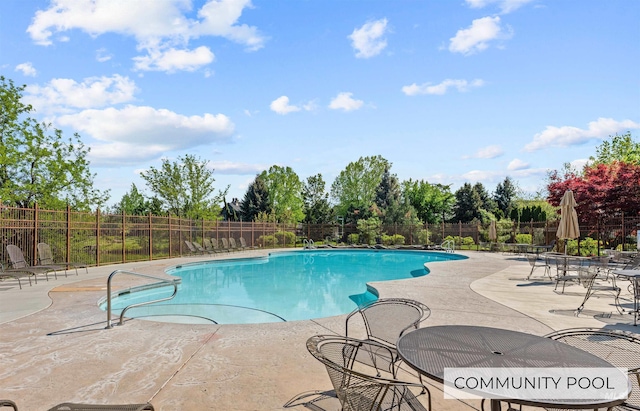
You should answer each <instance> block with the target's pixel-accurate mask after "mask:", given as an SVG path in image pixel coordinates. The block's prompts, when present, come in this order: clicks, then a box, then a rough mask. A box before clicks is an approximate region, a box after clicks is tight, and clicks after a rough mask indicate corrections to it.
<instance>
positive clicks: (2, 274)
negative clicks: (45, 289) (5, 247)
mask: <svg viewBox="0 0 640 411" xmlns="http://www.w3.org/2000/svg"><path fill="white" fill-rule="evenodd" d="M33 275H34V274H33V273H30V272H24V271H14V270H12V269H6V270H5V269H4V264H2V263H0V278H13V279H14V280H18V287H20V289H21V290H22V283H21V282H20V279H21V278H26V279H28V280H29V285H31V277H32V276H33Z"/></svg>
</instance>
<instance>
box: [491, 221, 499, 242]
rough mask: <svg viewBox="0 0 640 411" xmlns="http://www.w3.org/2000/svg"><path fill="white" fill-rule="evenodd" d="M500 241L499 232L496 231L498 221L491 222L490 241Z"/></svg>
mask: <svg viewBox="0 0 640 411" xmlns="http://www.w3.org/2000/svg"><path fill="white" fill-rule="evenodd" d="M497 239H498V230H496V220H491V225H489V241H493V242H495V241H496V240H497Z"/></svg>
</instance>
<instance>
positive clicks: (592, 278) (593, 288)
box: [576, 264, 622, 316]
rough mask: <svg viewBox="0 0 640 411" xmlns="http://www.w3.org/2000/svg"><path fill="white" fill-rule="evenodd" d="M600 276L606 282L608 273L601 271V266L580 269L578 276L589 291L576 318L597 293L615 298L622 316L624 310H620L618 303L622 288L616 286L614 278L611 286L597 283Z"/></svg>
mask: <svg viewBox="0 0 640 411" xmlns="http://www.w3.org/2000/svg"><path fill="white" fill-rule="evenodd" d="M599 275H604V279H605V280H606V278H607V277H606V273H605V272H602V271H600V266H599V265H597V264H596V265H590V266H589V267H580V271H578V276H579V278H580V284H582V286H583V287H584V288H585V289H586V290H587V292H586V293H585V295H584V300H582V304H580V307H578V309H577V310H576V316H578V315H580V312H582V309H583V308H584V304H585V303H586V302H587V300H588V299H589V298H590V297H591V296H592V295H594V294H596V293H610V294H612V295H613V297H614V298H615V301H614V304H615V306H616V309H617V310H618V312H619V313H620V314H622V310H621V308H620V304H619V302H618V297H619V296H620V287H617V286H616V281H615V278H612V279H611V281H612V283H611V284H602V283H598V282H596V279H597V278H598V276H599Z"/></svg>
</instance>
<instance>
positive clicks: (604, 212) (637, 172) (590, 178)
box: [547, 161, 640, 224]
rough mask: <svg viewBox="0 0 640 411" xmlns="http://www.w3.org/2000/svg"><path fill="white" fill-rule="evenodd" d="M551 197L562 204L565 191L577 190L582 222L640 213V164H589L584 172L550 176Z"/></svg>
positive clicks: (551, 201)
mask: <svg viewBox="0 0 640 411" xmlns="http://www.w3.org/2000/svg"><path fill="white" fill-rule="evenodd" d="M547 189H548V191H549V197H548V198H547V200H548V201H549V203H551V204H552V205H554V206H558V205H560V201H561V200H562V196H563V195H564V192H565V191H566V190H568V189H570V190H572V191H573V196H574V198H575V200H576V203H577V204H578V206H577V207H576V211H577V213H578V218H579V220H580V222H581V223H586V224H595V223H596V222H597V221H598V220H600V221H602V219H605V220H606V219H608V218H612V217H619V216H621V215H622V213H624V215H625V216H630V217H640V165H636V164H631V163H624V162H617V161H616V162H613V163H610V164H597V165H595V166H593V167H587V168H585V170H584V174H583V175H581V176H580V175H576V174H572V173H569V174H565V175H563V176H561V175H559V173H558V172H557V171H555V172H553V173H552V174H551V176H550V183H549V185H548V187H547Z"/></svg>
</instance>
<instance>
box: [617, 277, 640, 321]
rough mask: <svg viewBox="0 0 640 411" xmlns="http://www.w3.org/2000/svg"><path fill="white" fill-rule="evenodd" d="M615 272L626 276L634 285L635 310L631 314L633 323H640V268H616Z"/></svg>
mask: <svg viewBox="0 0 640 411" xmlns="http://www.w3.org/2000/svg"><path fill="white" fill-rule="evenodd" d="M613 274H615V275H617V276H618V277H623V278H626V279H627V280H629V281H631V284H632V285H633V310H632V311H631V312H630V313H629V314H633V325H638V317H639V316H640V270H614V271H613Z"/></svg>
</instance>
